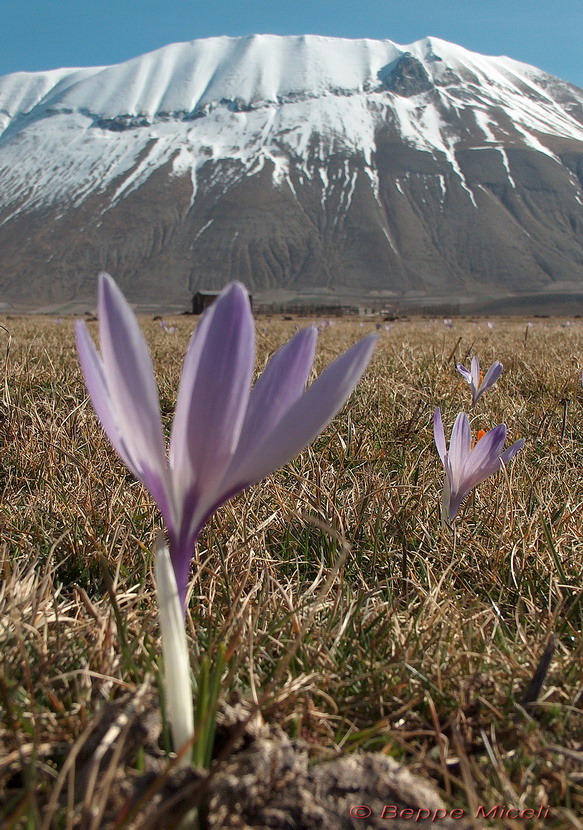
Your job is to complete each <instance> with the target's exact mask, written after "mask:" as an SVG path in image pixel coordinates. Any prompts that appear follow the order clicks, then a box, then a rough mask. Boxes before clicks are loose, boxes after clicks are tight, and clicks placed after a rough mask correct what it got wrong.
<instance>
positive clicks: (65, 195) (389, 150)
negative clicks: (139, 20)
mask: <svg viewBox="0 0 583 830" xmlns="http://www.w3.org/2000/svg"><path fill="white" fill-rule="evenodd" d="M582 207H583V91H581V90H579V89H578V88H577V87H573V86H572V85H570V84H568V83H566V82H564V81H561V80H560V79H556V78H554V77H553V76H551V75H549V74H548V73H545V72H543V71H542V70H538V69H536V67H532V66H529V65H528V64H523V63H520V62H518V61H514V60H513V59H512V58H506V57H498V58H493V57H487V56H482V55H478V54H477V53H472V52H469V51H468V50H466V49H464V48H463V47H460V46H456V45H455V44H449V43H448V42H446V41H442V40H440V39H438V38H432V37H429V38H424V39H422V40H420V41H416V42H415V43H413V44H408V45H406V46H400V45H399V44H395V43H393V42H391V41H374V40H355V41H351V40H345V39H333V38H323V37H320V36H311V35H305V36H293V37H291V36H288V37H282V36H276V35H253V36H247V37H245V38H227V37H221V38H209V39H206V40H202V41H191V42H188V43H184V44H171V45H169V46H166V47H163V48H162V49H159V50H156V51H155V52H151V53H148V54H147V55H144V56H139V57H137V58H133V59H131V60H130V61H126V62H124V63H122V64H116V65H113V66H110V67H85V68H76V69H72V70H67V69H60V70H50V71H49V72H47V73H15V74H13V75H8V76H4V78H0V244H1V245H2V248H3V251H4V252H5V256H4V267H3V270H2V272H0V292H1V295H2V297H6V298H8V299H9V300H15V301H18V299H22V298H23V296H24V295H25V294H26V291H27V290H34V291H35V293H37V294H38V295H39V297H42V299H43V300H47V301H53V300H55V301H60V300H61V299H66V300H69V299H72V298H73V297H77V296H81V295H84V294H86V293H90V287H91V289H92V286H93V285H94V279H95V274H96V272H97V271H98V270H99V269H101V268H105V269H107V270H110V271H111V272H112V273H114V274H115V275H116V276H117V277H118V279H119V280H120V282H121V283H122V285H125V287H126V288H127V289H128V290H130V291H133V292H134V294H135V295H136V297H148V296H151V297H152V298H153V299H155V298H156V297H160V298H162V297H166V298H168V297H170V298H171V299H172V300H173V301H175V302H186V301H187V298H188V296H189V295H190V294H191V293H193V292H194V291H195V290H196V289H197V288H201V287H202V288H208V287H210V288H217V287H220V285H222V284H224V283H225V282H226V281H228V280H229V279H233V278H238V279H243V281H246V283H247V284H248V286H249V288H250V289H251V290H253V291H255V292H258V293H259V294H261V292H271V293H273V292H274V291H275V292H277V291H281V292H286V291H287V292H290V291H291V292H292V293H294V292H295V293H297V294H298V295H302V294H306V293H310V292H312V293H313V291H316V294H317V293H318V292H319V291H320V292H322V291H324V292H325V291H330V290H336V293H338V294H340V295H341V294H350V295H355V296H356V295H361V296H362V297H367V296H373V295H374V293H375V292H377V293H378V292H379V291H380V292H382V293H383V294H384V295H386V296H387V297H395V298H401V300H406V299H407V296H409V297H411V295H412V294H415V293H417V294H419V295H420V296H421V298H425V300H426V301H427V303H428V304H429V303H430V300H431V298H436V297H437V298H439V297H443V298H444V299H448V298H449V297H451V295H452V294H456V295H458V296H461V297H465V298H470V299H471V298H474V299H476V298H478V297H479V296H480V295H482V296H483V298H484V299H486V298H489V299H496V298H498V297H500V296H503V295H504V293H505V292H506V293H510V294H511V293H516V292H518V293H521V292H522V293H525V292H526V293H528V292H531V293H537V292H540V291H545V290H549V291H550V290H556V289H557V287H558V286H563V287H564V290H568V291H570V292H573V290H575V291H576V292H578V291H579V290H581V292H582V293H583V238H582V237H583V211H582ZM478 217H479V221H478ZM73 252H76V254H75V256H73ZM75 257H76V258H75ZM156 269H158V271H156ZM157 274H158V276H157ZM162 275H164V276H162Z"/></svg>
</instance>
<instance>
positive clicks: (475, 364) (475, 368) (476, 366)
mask: <svg viewBox="0 0 583 830" xmlns="http://www.w3.org/2000/svg"><path fill="white" fill-rule="evenodd" d="M471 371H472V384H473V386H474V387H475V389H477V388H478V386H479V385H480V361H479V360H478V358H477V357H472V363H471Z"/></svg>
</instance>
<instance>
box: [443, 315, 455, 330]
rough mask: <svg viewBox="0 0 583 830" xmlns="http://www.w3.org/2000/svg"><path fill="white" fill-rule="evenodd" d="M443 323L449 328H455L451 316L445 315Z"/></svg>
mask: <svg viewBox="0 0 583 830" xmlns="http://www.w3.org/2000/svg"><path fill="white" fill-rule="evenodd" d="M443 325H444V326H445V327H446V328H447V329H452V328H453V320H450V318H449V317H444V318H443Z"/></svg>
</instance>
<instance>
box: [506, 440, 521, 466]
mask: <svg viewBox="0 0 583 830" xmlns="http://www.w3.org/2000/svg"><path fill="white" fill-rule="evenodd" d="M523 446H524V438H519V439H518V441H515V442H514V444H512V446H511V447H508V449H507V450H504V452H503V453H502V455H501V456H500V458H501V459H502V461H503V462H504V464H508V462H509V461H512V459H513V458H514V456H515V455H516V453H517V452H518V451H519V450H521V449H522V448H523Z"/></svg>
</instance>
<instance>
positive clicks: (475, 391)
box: [457, 357, 504, 406]
mask: <svg viewBox="0 0 583 830" xmlns="http://www.w3.org/2000/svg"><path fill="white" fill-rule="evenodd" d="M503 368H504V367H503V366H502V364H501V363H500V361H498V360H495V361H494V363H493V364H492V365H491V366H490V368H489V369H488V371H487V372H486V374H485V376H484V378H483V380H482V379H481V373H480V363H479V361H478V358H477V357H472V363H471V368H470V369H466V368H464V367H463V366H462V364H461V363H458V365H457V370H458V372H459V373H460V375H462V376H463V377H464V378H465V380H466V381H467V382H468V383H469V384H470V387H471V389H472V406H475V405H476V404H477V403H478V401H479V400H480V398H481V397H482V395H483V394H484V392H486V391H487V390H488V389H489V388H490V387H491V386H493V385H494V384H495V383H496V381H497V380H498V378H499V377H500V375H501V374H502V369H503Z"/></svg>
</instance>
